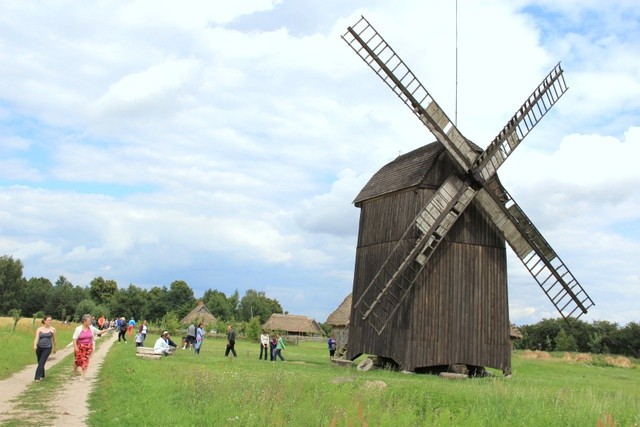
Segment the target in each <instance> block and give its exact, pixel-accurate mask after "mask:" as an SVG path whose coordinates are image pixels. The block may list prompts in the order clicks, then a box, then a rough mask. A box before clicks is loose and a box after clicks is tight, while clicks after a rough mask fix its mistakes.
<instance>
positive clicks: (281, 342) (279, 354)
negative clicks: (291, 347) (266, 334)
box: [273, 334, 287, 362]
mask: <svg viewBox="0 0 640 427" xmlns="http://www.w3.org/2000/svg"><path fill="white" fill-rule="evenodd" d="M286 349H287V347H286V346H285V345H284V339H283V338H282V335H280V334H278V344H276V354H275V355H274V356H273V360H274V361H276V360H278V357H279V358H280V360H282V361H283V362H286V360H284V357H282V352H283V351H284V350H286Z"/></svg>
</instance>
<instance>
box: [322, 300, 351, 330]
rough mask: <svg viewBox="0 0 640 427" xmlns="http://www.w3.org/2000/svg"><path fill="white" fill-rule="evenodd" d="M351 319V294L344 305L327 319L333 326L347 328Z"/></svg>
mask: <svg viewBox="0 0 640 427" xmlns="http://www.w3.org/2000/svg"><path fill="white" fill-rule="evenodd" d="M349 317H351V294H349V295H347V296H346V297H345V299H344V301H342V304H340V305H339V306H338V308H336V309H335V311H334V312H333V313H331V314H330V315H329V317H327V322H326V323H327V324H329V325H331V326H347V325H348V324H349Z"/></svg>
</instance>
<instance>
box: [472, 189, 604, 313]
mask: <svg viewBox="0 0 640 427" xmlns="http://www.w3.org/2000/svg"><path fill="white" fill-rule="evenodd" d="M476 200H477V201H478V202H479V203H480V205H481V206H482V208H483V211H484V213H485V215H486V216H488V217H489V218H490V219H491V220H492V221H493V222H494V224H496V226H497V227H498V228H499V229H500V230H501V231H502V234H503V236H504V238H505V240H506V241H507V242H508V243H509V245H510V246H511V248H512V249H513V251H514V252H515V253H516V255H517V256H518V258H520V260H521V261H522V263H523V264H524V266H525V267H526V269H527V270H528V271H529V273H531V276H532V277H533V278H534V279H535V281H536V282H537V283H538V285H539V286H540V288H541V289H542V291H543V292H544V293H545V295H547V297H548V298H549V300H550V301H551V303H552V304H553V305H554V307H555V308H556V309H557V310H558V312H559V313H560V315H561V316H562V317H563V318H565V319H567V318H568V317H575V318H576V319H577V318H579V317H580V316H582V315H583V314H585V313H586V312H587V310H588V309H589V308H590V307H592V306H594V303H593V301H592V300H591V298H590V297H589V295H588V294H587V293H586V291H585V290H584V289H583V288H582V286H581V285H580V283H578V281H577V280H576V278H575V277H574V276H573V274H571V271H569V269H568V268H567V266H566V265H565V264H564V262H562V260H561V259H560V257H559V256H558V255H557V254H556V252H555V251H554V250H553V249H552V248H551V245H549V243H547V241H546V240H545V239H544V237H542V234H540V232H539V231H538V229H537V228H536V227H535V226H534V225H533V223H532V222H531V220H529V218H528V217H527V216H526V215H525V213H524V212H523V211H522V209H521V208H520V207H519V206H518V205H517V204H516V202H515V201H514V200H513V198H511V196H510V195H509V194H508V193H506V191H505V192H504V193H503V194H501V198H500V199H499V198H498V197H496V196H495V194H493V193H489V192H488V191H487V190H485V189H484V188H483V189H482V190H480V191H479V192H478V193H477V197H476Z"/></svg>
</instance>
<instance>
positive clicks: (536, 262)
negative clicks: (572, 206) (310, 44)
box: [342, 17, 594, 334]
mask: <svg viewBox="0 0 640 427" xmlns="http://www.w3.org/2000/svg"><path fill="white" fill-rule="evenodd" d="M342 38H343V40H344V41H345V42H346V43H347V44H348V45H349V46H350V47H351V48H352V49H353V50H354V51H355V52H356V53H357V54H358V56H360V57H361V58H362V59H363V60H364V62H365V63H366V64H367V65H368V66H369V67H370V68H371V69H372V70H373V71H374V72H375V73H376V74H377V75H378V76H379V77H380V78H381V79H382V81H383V82H384V83H385V84H386V85H387V86H389V87H390V88H391V90H392V91H393V92H394V93H395V94H396V95H397V96H398V97H399V98H400V99H401V100H402V101H403V103H404V104H405V105H406V106H407V107H409V109H410V110H411V112H412V113H413V114H415V115H416V116H417V117H418V118H419V119H420V121H422V123H423V124H424V125H425V126H426V127H427V128H428V129H429V130H430V131H431V133H433V135H434V136H435V137H436V139H437V140H438V141H439V142H440V143H441V144H442V145H443V146H444V147H445V149H446V151H447V152H448V153H449V154H450V155H451V157H452V158H453V160H454V163H455V165H456V167H457V169H458V171H459V172H462V174H461V175H464V176H466V178H463V179H461V178H458V177H457V176H456V173H455V172H454V173H452V174H451V175H450V176H449V178H447V180H446V181H445V182H444V183H443V185H442V186H441V187H440V188H439V189H438V191H437V192H436V193H435V194H434V195H433V196H432V198H431V199H430V200H429V202H428V203H427V204H426V205H425V207H424V208H423V209H422V210H421V211H420V212H419V213H418V215H417V217H416V219H415V221H414V223H412V224H410V225H409V227H408V228H407V230H406V231H405V233H404V235H403V236H402V238H401V239H400V240H399V241H398V243H397V244H396V246H395V247H394V249H393V250H392V251H391V253H390V254H389V256H388V257H387V259H386V260H385V262H384V263H383V265H382V266H381V267H380V269H379V270H378V271H377V273H376V275H375V276H374V278H373V279H372V280H371V282H370V283H369V284H368V286H367V287H366V288H365V289H364V291H363V293H362V294H361V296H360V297H359V298H358V300H357V301H355V303H354V305H353V308H354V309H355V310H356V311H357V313H359V314H360V315H361V316H362V319H363V320H364V319H366V320H368V322H369V324H370V325H371V327H372V328H373V329H374V330H375V331H376V332H377V333H378V334H381V333H382V331H383V330H384V329H385V327H386V325H387V324H388V323H389V320H390V319H391V318H392V317H393V315H394V313H395V312H396V311H397V310H398V308H399V307H400V304H401V303H402V301H403V300H404V299H405V297H406V296H407V295H408V293H409V291H410V290H411V288H412V286H413V285H414V284H415V282H416V279H417V277H418V275H419V273H420V272H421V271H422V270H423V269H424V267H425V265H426V263H427V262H428V260H429V259H430V257H431V255H432V254H433V252H434V251H435V249H436V248H437V247H438V245H439V243H440V242H441V241H442V239H443V238H444V236H445V235H446V233H447V232H448V231H449V230H450V229H451V227H452V226H453V224H454V223H455V221H456V220H457V218H458V217H459V216H460V215H461V214H462V213H463V211H464V210H465V209H466V207H467V206H468V205H469V203H470V202H471V200H473V199H474V197H476V196H477V200H478V202H479V205H480V207H481V208H482V210H484V215H485V216H487V217H489V219H490V220H491V221H493V223H494V224H495V225H496V226H497V228H498V229H499V230H500V231H501V233H502V234H503V236H504V238H505V240H507V242H508V243H509V244H510V246H511V247H512V248H513V249H514V251H515V252H516V254H517V255H518V257H519V258H520V259H521V260H522V262H523V263H524V264H525V267H526V268H527V270H528V271H529V272H530V273H531V275H532V276H533V277H534V279H535V280H536V282H537V283H538V284H539V285H540V287H541V288H542V290H543V291H544V292H545V294H546V295H547V296H548V297H549V299H550V300H551V302H552V303H553V304H554V306H555V307H556V308H557V309H558V311H559V312H560V314H561V315H562V316H563V317H565V318H567V317H569V316H576V315H577V317H579V316H580V315H582V314H583V313H586V311H587V309H588V308H590V307H591V306H593V305H594V304H593V301H592V300H591V298H590V297H589V296H588V295H587V294H586V292H585V291H584V289H583V288H582V286H580V284H579V283H578V281H577V280H576V279H575V278H574V277H573V275H572V274H571V272H570V271H569V270H568V269H567V268H566V266H565V264H564V263H563V262H562V260H560V258H559V257H558V256H557V254H556V253H555V252H554V251H553V249H552V248H551V246H550V245H549V244H548V243H547V242H546V240H545V239H544V238H543V237H542V234H540V232H539V231H538V230H537V229H536V228H535V226H534V225H533V223H531V221H530V220H529V219H528V218H527V217H526V215H525V214H524V212H523V211H522V209H520V207H519V206H518V205H517V204H516V203H515V201H513V199H512V198H511V197H510V196H509V195H508V194H507V193H506V191H504V192H501V193H500V194H496V191H495V189H493V188H492V187H491V185H492V184H493V183H495V182H494V180H493V179H492V178H494V177H495V176H496V175H495V174H496V171H497V169H498V168H499V167H500V166H501V165H502V163H504V161H505V160H506V159H507V157H508V156H509V155H510V154H511V153H512V152H513V150H514V149H515V148H516V147H517V146H518V145H519V144H520V143H521V142H522V140H523V139H524V138H525V137H526V136H527V135H528V134H529V132H530V131H531V130H532V129H533V127H535V125H536V124H537V123H538V122H539V121H540V120H541V119H542V117H544V115H545V114H546V113H547V112H548V111H549V109H550V108H551V107H552V106H553V105H554V104H555V103H556V102H557V101H558V99H560V97H561V96H562V95H563V94H564V93H565V92H566V90H567V86H566V83H565V81H564V77H563V70H562V68H561V67H560V64H557V65H556V66H555V67H554V68H553V69H552V70H551V72H550V73H549V74H548V75H547V76H546V77H545V78H544V79H543V81H542V82H541V83H540V85H538V87H537V88H536V89H535V90H534V91H533V93H532V94H531V95H530V96H529V98H527V100H526V101H525V102H524V104H523V105H522V106H521V107H520V108H519V109H518V110H517V111H516V114H514V116H513V117H512V119H511V120H510V121H509V122H508V123H507V125H506V126H505V127H504V128H503V129H502V131H501V132H500V133H499V134H498V135H497V136H496V137H495V138H494V140H493V141H492V142H491V143H490V144H489V146H488V148H487V150H485V151H484V152H482V153H481V154H478V153H477V151H476V150H475V149H474V147H473V146H472V145H471V144H470V142H469V141H468V140H467V139H466V138H464V136H463V135H462V133H461V132H460V131H459V130H458V129H457V127H456V126H455V125H454V124H453V123H452V122H451V120H450V119H449V118H448V117H447V115H446V114H445V113H444V111H443V110H442V109H441V108H440V106H439V105H438V104H437V103H436V101H435V100H434V99H433V97H432V96H431V95H430V94H429V92H428V91H427V90H426V89H425V88H424V86H423V85H422V84H421V83H420V81H419V80H418V78H417V77H416V76H415V75H414V74H413V72H412V71H411V70H410V69H409V67H407V65H406V64H405V63H404V61H402V59H400V57H399V56H398V55H397V54H396V53H395V51H394V50H393V49H392V48H391V47H390V46H389V45H388V44H387V42H386V41H385V40H384V39H383V38H382V36H380V34H379V33H378V32H377V31H376V30H375V29H374V28H373V27H372V26H371V24H370V23H369V22H368V21H367V20H366V19H365V18H364V17H361V18H360V20H358V21H357V22H356V24H355V25H353V26H352V27H348V29H347V31H346V32H345V34H344V35H343V36H342ZM479 187H482V188H481V190H480V191H478V192H477V191H476V190H475V189H474V188H476V189H477V188H479ZM416 228H417V229H418V230H419V231H420V232H421V236H420V237H419V238H418V240H417V241H416V242H415V243H411V242H413V237H412V234H411V233H413V232H414V231H415V230H416Z"/></svg>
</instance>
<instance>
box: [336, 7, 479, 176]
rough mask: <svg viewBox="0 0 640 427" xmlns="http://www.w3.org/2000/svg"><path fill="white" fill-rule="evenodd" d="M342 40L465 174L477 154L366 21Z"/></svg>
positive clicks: (360, 23)
mask: <svg viewBox="0 0 640 427" xmlns="http://www.w3.org/2000/svg"><path fill="white" fill-rule="evenodd" d="M342 39H343V40H344V41H345V42H347V44H348V45H349V46H351V48H352V49H353V50H354V51H355V52H356V53H357V54H358V56H360V58H362V60H363V61H364V62H366V63H367V65H369V67H370V68H371V69H372V70H373V71H374V72H375V73H376V74H377V75H378V76H379V77H380V78H381V79H382V81H383V82H385V83H386V84H387V86H389V87H390V88H391V90H392V91H393V92H394V93H395V94H396V95H398V97H399V98H400V99H401V100H402V102H404V103H405V105H406V106H407V107H409V109H410V110H411V111H412V112H413V113H414V114H415V115H416V116H418V118H419V119H420V120H421V121H422V123H424V125H425V126H427V128H428V129H429V130H430V131H431V133H433V134H434V135H435V136H436V138H437V139H438V141H440V142H441V143H442V145H444V147H445V148H446V150H447V151H448V152H449V154H451V156H453V158H454V159H455V160H456V162H457V163H458V164H459V165H461V167H462V171H463V172H467V171H468V170H469V169H470V167H471V165H472V164H473V162H474V161H475V160H476V157H477V156H478V153H477V152H476V151H475V150H474V149H473V147H472V146H471V145H470V144H469V143H468V142H467V140H466V139H465V138H464V136H462V134H461V133H460V132H459V131H458V129H457V128H456V127H455V126H454V125H453V123H452V122H451V120H449V118H448V117H447V115H446V114H445V113H444V111H443V110H442V108H440V106H439V105H438V103H437V102H436V101H435V100H434V99H433V97H432V96H431V95H430V94H429V92H427V90H426V89H425V88H424V86H423V85H422V83H420V80H418V78H417V77H416V76H415V75H414V74H413V72H412V71H411V70H410V69H409V67H407V65H406V64H405V63H404V61H402V59H400V57H399V56H398V55H397V54H396V53H395V51H394V50H393V49H392V48H391V46H389V45H388V44H387V42H386V41H385V40H384V39H383V38H382V36H381V35H380V34H378V32H377V31H376V30H375V28H373V26H371V24H370V23H369V21H367V20H366V19H365V18H364V16H363V17H361V18H360V20H359V21H358V22H356V24H355V25H354V26H353V27H349V28H348V29H347V32H346V33H345V34H344V35H343V36H342Z"/></svg>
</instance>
